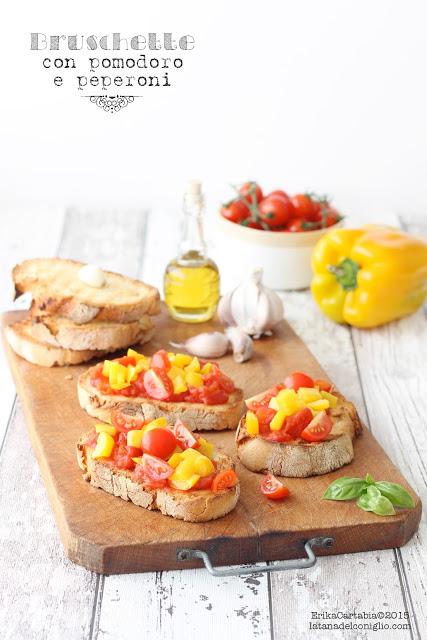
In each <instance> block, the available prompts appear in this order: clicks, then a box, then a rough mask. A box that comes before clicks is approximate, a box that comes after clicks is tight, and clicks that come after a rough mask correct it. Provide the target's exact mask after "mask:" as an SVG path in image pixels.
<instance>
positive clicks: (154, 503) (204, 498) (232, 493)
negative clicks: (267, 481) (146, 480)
mask: <svg viewBox="0 0 427 640" xmlns="http://www.w3.org/2000/svg"><path fill="white" fill-rule="evenodd" d="M85 440H86V436H82V437H81V438H80V440H79V441H78V443H77V461H78V464H79V467H80V468H81V469H82V471H83V472H84V476H83V477H84V479H85V480H86V481H87V482H90V484H91V485H92V486H93V487H98V488H100V489H103V490H104V491H106V492H107V493H111V494H112V495H114V496H117V497H119V498H122V499H123V500H130V501H131V502H133V503H134V504H136V505H138V506H139V507H144V509H149V510H150V511H153V510H158V511H161V513H163V514H164V515H166V516H171V517H172V518H177V519H178V520H185V521H186V522H207V521H209V520H216V519H217V518H221V517H222V516H225V515H226V514H227V513H229V512H230V511H232V510H233V509H234V507H235V506H236V504H237V501H238V499H239V495H240V486H239V485H238V484H237V485H236V486H235V487H232V488H231V489H225V490H224V491H220V492H218V493H213V492H212V491H208V490H199V491H188V492H183V491H176V490H175V489H171V488H168V489H150V488H148V487H145V486H144V485H143V484H142V483H141V482H138V481H136V480H134V479H133V474H132V472H131V471H128V470H126V469H117V468H115V467H114V466H113V465H112V464H111V463H109V462H105V461H102V460H94V459H93V458H92V455H91V454H92V451H93V450H92V449H91V448H90V447H89V446H87V445H86V444H85ZM215 462H216V467H217V470H218V471H222V470H226V469H230V468H231V469H234V463H233V460H232V459H231V458H229V457H228V456H226V455H224V454H217V456H216V458H215Z"/></svg>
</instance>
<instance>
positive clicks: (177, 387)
mask: <svg viewBox="0 0 427 640" xmlns="http://www.w3.org/2000/svg"><path fill="white" fill-rule="evenodd" d="M172 382H173V392H174V393H184V391H188V387H187V385H186V384H185V381H184V378H182V377H181V376H177V377H176V378H174V379H173V380H172Z"/></svg>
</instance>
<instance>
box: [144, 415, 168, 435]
mask: <svg viewBox="0 0 427 640" xmlns="http://www.w3.org/2000/svg"><path fill="white" fill-rule="evenodd" d="M167 426H168V421H167V419H166V418H165V417H163V416H161V417H160V418H155V419H154V420H151V422H148V424H146V425H144V426H143V427H142V429H141V431H142V435H144V433H146V432H147V431H151V429H162V428H165V427H167Z"/></svg>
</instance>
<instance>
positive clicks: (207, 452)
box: [197, 436, 215, 460]
mask: <svg viewBox="0 0 427 640" xmlns="http://www.w3.org/2000/svg"><path fill="white" fill-rule="evenodd" d="M199 445H200V446H199V448H198V449H197V451H198V452H199V453H201V454H202V455H204V456H206V457H208V458H209V459H210V460H212V458H213V457H214V455H215V447H214V445H213V444H212V442H208V441H207V440H205V439H204V438H202V437H201V436H200V437H199Z"/></svg>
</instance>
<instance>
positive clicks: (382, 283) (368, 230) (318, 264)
mask: <svg viewBox="0 0 427 640" xmlns="http://www.w3.org/2000/svg"><path fill="white" fill-rule="evenodd" d="M312 268H313V272H314V277H313V280H312V283H311V291H312V293H313V296H314V299H315V301H316V302H317V304H318V305H319V307H320V308H321V310H322V311H323V312H324V313H325V315H327V316H328V318H330V319H331V320H334V321H335V322H347V323H348V324H350V325H352V326H354V327H360V328H369V327H376V326H379V325H382V324H385V323H387V322H390V321H391V320H396V319H398V318H402V317H403V316H406V315H408V314H409V313H413V312H414V311H416V310H417V309H418V308H419V307H420V306H421V305H422V304H423V302H424V300H425V299H426V297H427V242H426V241H425V240H422V239H421V238H417V237H416V236H413V235H410V234H408V233H405V232H404V231H401V230H400V229H395V228H392V227H380V226H375V225H366V226H365V227H362V228H360V229H334V230H332V231H329V232H328V233H326V234H325V235H324V236H322V238H321V239H320V240H319V242H318V243H317V245H316V246H315V248H314V251H313V255H312Z"/></svg>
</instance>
